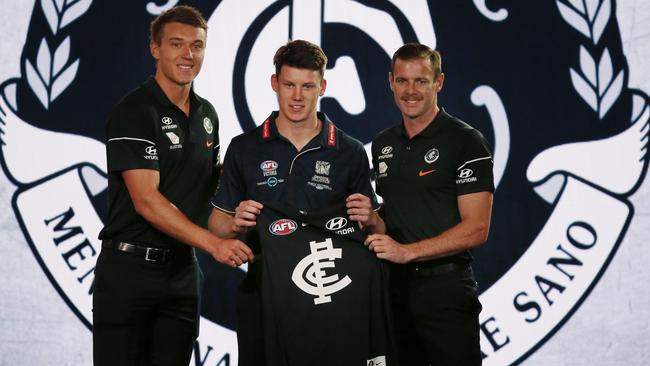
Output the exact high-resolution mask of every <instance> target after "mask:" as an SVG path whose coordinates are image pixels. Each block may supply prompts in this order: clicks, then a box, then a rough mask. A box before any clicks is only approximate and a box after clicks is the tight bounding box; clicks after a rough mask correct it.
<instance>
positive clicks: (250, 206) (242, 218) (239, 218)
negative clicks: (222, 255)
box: [232, 200, 264, 234]
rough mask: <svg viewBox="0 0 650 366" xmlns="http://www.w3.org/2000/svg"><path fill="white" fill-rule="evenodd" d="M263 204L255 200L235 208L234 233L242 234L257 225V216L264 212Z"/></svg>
mask: <svg viewBox="0 0 650 366" xmlns="http://www.w3.org/2000/svg"><path fill="white" fill-rule="evenodd" d="M263 207H264V206H262V204H261V203H259V202H257V201H253V200H247V201H241V202H239V205H237V207H236V208H235V216H234V220H233V223H232V231H234V232H235V233H238V234H241V233H244V232H246V231H247V230H248V229H249V228H251V227H254V226H255V225H256V224H257V215H259V214H260V212H262V208H263Z"/></svg>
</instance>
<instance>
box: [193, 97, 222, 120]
mask: <svg viewBox="0 0 650 366" xmlns="http://www.w3.org/2000/svg"><path fill="white" fill-rule="evenodd" d="M195 95H196V98H197V99H198V100H199V102H201V108H202V109H203V112H204V113H205V114H207V115H209V116H210V117H213V118H214V119H215V120H218V118H219V117H218V115H217V110H216V109H215V108H214V106H213V105H212V103H210V101H209V100H207V99H205V98H203V97H201V96H200V95H198V94H195Z"/></svg>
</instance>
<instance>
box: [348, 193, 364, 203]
mask: <svg viewBox="0 0 650 366" xmlns="http://www.w3.org/2000/svg"><path fill="white" fill-rule="evenodd" d="M361 197H363V195H362V194H360V193H352V194H351V195H349V196H348V197H347V198H346V199H345V202H350V201H356V200H358V199H359V198H361Z"/></svg>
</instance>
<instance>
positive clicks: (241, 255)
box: [233, 248, 248, 262]
mask: <svg viewBox="0 0 650 366" xmlns="http://www.w3.org/2000/svg"><path fill="white" fill-rule="evenodd" d="M233 252H234V254H235V255H236V256H237V258H238V259H239V260H241V261H242V262H247V261H248V255H247V254H246V253H245V252H244V251H243V250H242V249H241V248H236V249H235V250H234V251H233Z"/></svg>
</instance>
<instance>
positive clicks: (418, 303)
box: [391, 265, 482, 366]
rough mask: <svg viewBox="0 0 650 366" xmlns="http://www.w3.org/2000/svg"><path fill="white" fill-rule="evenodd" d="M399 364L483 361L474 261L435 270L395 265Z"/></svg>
mask: <svg viewBox="0 0 650 366" xmlns="http://www.w3.org/2000/svg"><path fill="white" fill-rule="evenodd" d="M391 290H392V291H391V298H392V302H391V305H392V310H393V314H394V315H393V316H394V324H395V335H396V341H397V342H398V350H399V356H400V365H401V366H427V365H431V366H458V365H463V366H479V365H481V350H480V340H479V337H480V335H479V322H478V315H479V313H480V311H481V309H482V307H481V303H480V302H479V299H478V285H477V284H476V281H475V280H474V275H473V273H472V270H471V268H470V267H466V269H465V270H464V271H452V272H448V273H445V274H441V275H434V274H431V273H430V272H428V271H419V272H415V271H411V270H408V267H404V266H395V265H394V266H393V267H392V268H391Z"/></svg>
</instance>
